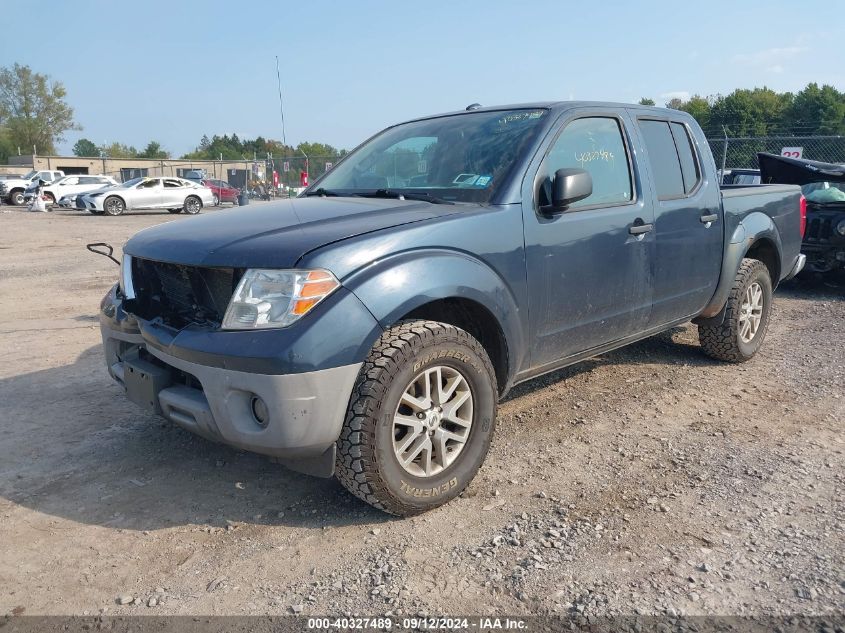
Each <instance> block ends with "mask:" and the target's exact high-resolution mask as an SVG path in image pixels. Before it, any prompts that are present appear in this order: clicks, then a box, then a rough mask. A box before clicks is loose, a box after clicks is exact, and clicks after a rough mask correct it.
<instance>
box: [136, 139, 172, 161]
mask: <svg viewBox="0 0 845 633" xmlns="http://www.w3.org/2000/svg"><path fill="white" fill-rule="evenodd" d="M138 158H170V152H168V151H167V150H165V149H163V148H162V146H161V144H160V143H159V142H158V141H150V142H149V143H147V146H146V147H145V148H144V149H143V150H141V151H140V152H138Z"/></svg>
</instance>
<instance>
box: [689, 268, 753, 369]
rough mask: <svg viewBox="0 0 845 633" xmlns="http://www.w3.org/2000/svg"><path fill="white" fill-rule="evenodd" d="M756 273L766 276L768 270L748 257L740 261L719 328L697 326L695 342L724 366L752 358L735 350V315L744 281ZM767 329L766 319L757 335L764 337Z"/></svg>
mask: <svg viewBox="0 0 845 633" xmlns="http://www.w3.org/2000/svg"><path fill="white" fill-rule="evenodd" d="M758 271H762V272H764V273H765V274H766V275H767V276H768V273H769V270H768V268H766V265H765V264H764V263H763V262H761V261H760V260H758V259H750V258H748V257H746V258H745V259H743V260H742V263H741V264H740V266H739V270H738V271H737V274H736V277H735V278H734V283H733V286H732V287H731V292H730V294H729V295H728V300H727V303H726V305H725V318H724V319H723V321H722V323H721V324H720V325H699V326H698V340H699V342H700V343H701V349H702V350H703V351H704V353H705V354H707V355H708V356H710V357H711V358H715V359H716V360H721V361H725V362H728V363H744V362H745V361H747V360H750V359H751V358H752V357H751V356H746V355H745V354H743V352H742V350H741V349H740V348H739V344H738V331H737V328H738V327H739V318H738V316H737V315H738V312H739V310H740V309H741V308H742V298H743V290H744V288H745V286H746V284H747V283H748V280H749V279H750V278H751V277H753V276H754V275H755V274H756V273H757V272H758ZM768 326H769V320H768V318H766V319H764V320H763V331H762V332H760V333H759V336H761V337H762V336H765V335H766V329H768Z"/></svg>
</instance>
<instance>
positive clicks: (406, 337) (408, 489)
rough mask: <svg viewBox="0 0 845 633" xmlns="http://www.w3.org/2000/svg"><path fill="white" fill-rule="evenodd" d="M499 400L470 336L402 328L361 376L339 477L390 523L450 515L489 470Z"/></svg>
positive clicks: (437, 327)
mask: <svg viewBox="0 0 845 633" xmlns="http://www.w3.org/2000/svg"><path fill="white" fill-rule="evenodd" d="M497 400H498V391H497V387H496V379H495V373H494V371H493V367H492V365H491V364H490V359H489V358H488V356H487V352H486V351H485V350H484V348H483V347H482V346H481V344H480V343H479V342H478V341H477V340H475V339H474V338H473V337H472V336H470V335H469V334H468V333H467V332H465V331H464V330H461V329H459V328H456V327H454V326H452V325H448V324H445V323H438V322H436V321H406V322H402V323H399V324H398V325H396V326H394V327H392V328H390V329H389V330H387V331H386V332H385V333H384V334H383V335H382V336H381V338H379V340H378V342H377V343H376V344H375V346H374V347H373V349H372V350H371V352H370V355H369V357H368V358H367V361H366V362H365V363H364V365H363V367H362V368H361V373H360V374H359V376H358V381H357V382H356V384H355V388H354V390H353V393H352V398H351V400H350V403H349V408H348V410H347V413H346V420H345V422H344V426H343V430H342V431H341V434H340V438H339V439H338V441H337V449H338V450H337V464H336V473H337V477H338V479H339V480H340V482H341V483H342V484H343V485H344V486H345V487H346V488H347V489H348V490H349V491H350V492H351V493H352V494H354V495H355V496H357V497H359V498H360V499H363V500H364V501H366V502H367V503H369V504H370V505H373V506H375V507H376V508H379V509H381V510H384V511H385V512H389V513H391V514H396V515H400V516H409V515H413V514H419V513H420V512H425V511H426V510H430V509H432V508H436V507H437V506H440V505H443V504H444V503H446V502H447V501H449V500H451V499H453V498H455V497H456V496H458V495H459V494H460V493H461V492H462V491H463V490H464V488H466V487H467V485H468V484H469V483H470V481H472V479H473V477H475V474H476V472H478V469H479V468H480V467H481V464H482V462H483V461H484V458H485V456H486V455H487V451H488V449H489V447H490V441H491V439H492V437H493V429H494V426H495V421H496V406H497Z"/></svg>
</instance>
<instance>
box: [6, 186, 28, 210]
mask: <svg viewBox="0 0 845 633" xmlns="http://www.w3.org/2000/svg"><path fill="white" fill-rule="evenodd" d="M9 199H10V200H11V202H12V204H13V205H15V206H16V207H20V206H23V203H24V202H26V200H24V196H23V191H20V190H18V191H13V192H12V195H11V196H9Z"/></svg>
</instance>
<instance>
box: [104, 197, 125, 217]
mask: <svg viewBox="0 0 845 633" xmlns="http://www.w3.org/2000/svg"><path fill="white" fill-rule="evenodd" d="M103 210H104V211H105V212H106V213H108V214H109V215H121V214H122V213H123V212H124V211H126V205H125V204H124V203H123V200H121V199H120V198H118V197H117V196H110V197H108V198H106V199H105V201H104V202H103Z"/></svg>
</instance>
